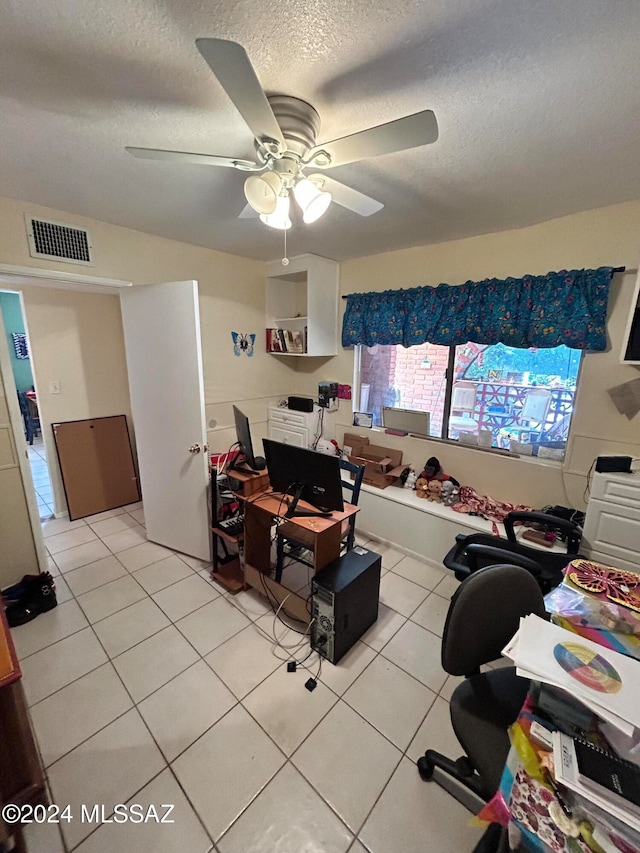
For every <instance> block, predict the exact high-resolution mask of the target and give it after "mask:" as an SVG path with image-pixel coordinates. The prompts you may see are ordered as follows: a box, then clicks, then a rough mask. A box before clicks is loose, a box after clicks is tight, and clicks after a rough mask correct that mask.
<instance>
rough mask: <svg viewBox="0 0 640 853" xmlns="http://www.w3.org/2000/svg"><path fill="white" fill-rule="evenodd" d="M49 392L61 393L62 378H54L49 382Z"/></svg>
mask: <svg viewBox="0 0 640 853" xmlns="http://www.w3.org/2000/svg"><path fill="white" fill-rule="evenodd" d="M49 393H50V394H59V393H60V380H59V379H52V380H51V382H49Z"/></svg>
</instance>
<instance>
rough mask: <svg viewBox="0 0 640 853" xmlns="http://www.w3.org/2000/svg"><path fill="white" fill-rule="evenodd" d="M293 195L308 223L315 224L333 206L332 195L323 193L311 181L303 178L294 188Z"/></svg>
mask: <svg viewBox="0 0 640 853" xmlns="http://www.w3.org/2000/svg"><path fill="white" fill-rule="evenodd" d="M293 194H294V195H295V197H296V201H297V202H298V204H299V205H300V208H301V210H302V218H303V220H304V221H305V222H306V223H309V222H315V221H316V219H320V217H321V216H322V214H323V213H324V212H325V211H326V209H327V208H328V207H329V205H330V204H331V193H328V192H323V191H322V190H319V189H318V187H317V186H316V185H315V184H314V183H313V182H312V181H310V180H309V179H308V178H303V179H302V180H301V181H298V183H297V184H296V185H295V187H294V188H293Z"/></svg>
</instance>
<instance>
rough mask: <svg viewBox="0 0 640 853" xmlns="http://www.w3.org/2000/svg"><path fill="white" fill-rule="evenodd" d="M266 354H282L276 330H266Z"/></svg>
mask: <svg viewBox="0 0 640 853" xmlns="http://www.w3.org/2000/svg"><path fill="white" fill-rule="evenodd" d="M267 352H282V344H281V343H280V335H279V334H278V330H277V329H267Z"/></svg>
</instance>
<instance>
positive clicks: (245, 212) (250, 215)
mask: <svg viewBox="0 0 640 853" xmlns="http://www.w3.org/2000/svg"><path fill="white" fill-rule="evenodd" d="M259 215H260V214H259V213H258V212H257V211H256V210H254V209H253V208H252V207H251V205H250V204H245V206H244V207H243V208H242V210H241V211H240V213H239V214H238V219H257V218H258V216H259Z"/></svg>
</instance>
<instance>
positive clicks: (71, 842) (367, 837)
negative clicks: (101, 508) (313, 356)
mask: <svg viewBox="0 0 640 853" xmlns="http://www.w3.org/2000/svg"><path fill="white" fill-rule="evenodd" d="M43 529H44V534H45V537H46V538H45V543H46V544H47V547H48V550H49V554H50V557H49V563H50V568H51V571H52V572H53V573H54V574H55V575H56V584H57V589H58V594H59V600H60V604H59V606H58V607H57V608H56V609H55V610H53V611H51V612H49V613H45V614H42V615H41V616H39V617H38V618H37V619H35V620H34V621H33V622H31V623H29V624H27V625H24V626H21V627H19V628H16V629H14V632H13V635H14V639H15V643H16V647H17V650H18V654H19V657H20V659H21V665H22V668H23V673H24V686H25V691H26V695H27V697H28V701H29V703H30V706H31V708H30V710H31V715H32V720H33V724H34V728H35V731H36V735H37V738H38V743H39V747H40V750H41V753H42V756H43V760H44V763H45V765H46V768H47V776H48V781H49V785H50V788H51V791H52V795H53V798H54V801H55V802H56V803H57V804H58V805H61V806H62V805H65V804H67V803H70V804H71V809H72V814H74V815H77V816H79V815H80V814H81V812H80V806H81V804H82V803H85V804H87V805H93V804H94V803H99V804H104V808H105V814H106V815H109V814H110V813H111V812H112V810H113V808H114V806H115V805H116V804H117V803H141V804H143V805H145V806H146V805H147V804H149V803H152V804H154V805H156V806H160V805H161V804H163V803H172V804H175V810H174V812H173V815H172V817H173V818H174V820H175V823H174V824H170V825H163V824H156V823H145V824H143V825H141V824H131V823H128V824H117V823H106V824H104V825H102V826H97V825H95V824H91V823H86V822H85V823H83V822H81V821H80V819H79V817H77V818H76V819H75V820H74V821H73V822H71V823H62V824H61V828H62V835H60V833H59V831H58V829H57V827H56V826H53V825H50V826H44V827H43V826H32V827H30V828H29V830H28V832H27V838H28V841H29V843H30V847H29V849H30V850H31V851H35V853H58V851H71V850H74V851H75V850H77V851H79V853H113V851H116V850H132V849H135V850H136V852H137V853H146V851H149V853H151V851H154V853H156V851H166V852H167V853H169V851H177V852H178V851H179V853H182V851H189V853H206V851H210V850H214V851H218V853H250V851H256V853H258V851H260V853H299V851H301V850H305V851H307V852H308V853H315V851H317V853H347V851H350V853H363V851H370V853H387V851H389V853H391V851H402V853H418V851H420V853H423V851H425V850H428V851H429V853H449V851H454V850H455V851H460V853H464V851H471V850H472V849H473V847H474V845H475V843H476V842H477V840H478V838H479V834H480V833H479V830H478V829H476V828H474V827H472V826H470V823H469V820H470V815H469V813H468V812H466V811H465V810H464V809H463V808H462V807H461V806H460V805H459V804H458V803H457V802H456V801H455V800H454V799H453V798H452V797H450V796H449V795H448V794H446V793H445V792H444V791H443V790H442V789H441V788H439V787H438V786H437V785H436V784H435V783H424V782H422V781H421V780H420V778H419V776H418V772H417V769H416V767H415V760H416V758H417V757H418V756H419V755H421V754H422V753H423V752H424V750H425V749H426V748H427V747H428V746H431V747H435V748H438V749H441V750H442V751H445V752H447V753H448V754H451V755H453V756H454V757H457V754H458V753H459V752H460V750H459V747H458V746H457V742H456V739H455V736H454V734H453V731H452V729H451V724H450V722H449V706H448V700H449V698H450V695H451V691H452V689H453V687H454V686H455V684H456V681H457V680H456V679H452V678H447V675H446V673H445V672H444V671H443V670H442V668H441V666H440V637H441V634H442V628H443V624H444V617H445V615H446V610H447V606H448V596H450V595H451V593H452V591H453V589H454V588H455V586H454V584H453V583H452V579H451V577H450V576H449V575H447V574H445V572H444V570H443V571H440V570H437V569H433V568H432V567H428V566H426V565H424V564H422V563H420V562H419V561H417V560H415V559H413V558H410V557H404V556H403V555H402V554H400V553H399V552H398V551H395V550H393V549H390V548H387V547H385V546H384V545H382V544H379V543H378V546H377V547H376V543H375V542H371V543H370V547H371V548H372V550H377V551H378V552H379V553H383V557H384V568H383V574H384V576H383V581H382V588H381V600H382V602H383V603H382V604H381V605H380V616H379V619H378V622H377V623H376V624H375V625H374V626H373V627H372V628H371V629H370V630H369V631H368V632H367V634H366V635H365V636H364V637H363V641H361V642H358V643H357V644H356V645H355V646H354V648H353V649H352V650H351V651H350V652H349V654H348V655H347V656H346V657H345V658H344V659H343V660H342V661H341V662H340V664H339V665H338V666H335V667H334V666H332V665H331V664H329V663H326V662H325V663H324V664H323V665H322V670H321V673H320V678H319V681H320V683H319V685H318V687H317V688H316V689H315V690H314V691H313V692H309V691H308V690H306V689H305V687H304V682H305V681H306V680H307V678H308V677H309V671H308V670H306V669H298V671H297V672H296V673H293V674H291V673H288V672H287V671H286V667H285V662H284V661H285V660H286V657H287V655H286V653H285V652H283V651H282V650H279V651H278V652H277V654H278V655H279V656H280V657H281V658H282V660H279V659H278V657H277V656H275V655H274V643H273V640H272V639H269V638H270V637H271V636H272V635H273V631H274V630H275V631H276V632H277V635H278V637H279V640H280V642H281V643H282V644H283V645H284V646H288V647H290V648H291V647H295V646H296V645H297V644H300V643H301V642H302V644H304V640H303V638H302V637H301V636H300V635H299V634H297V633H295V631H294V630H292V629H291V628H287V627H286V626H283V625H282V624H281V623H279V622H278V623H275V625H274V615H273V611H272V610H271V608H270V606H269V604H268V602H267V600H266V599H265V598H264V597H262V596H261V595H260V594H258V593H256V592H254V591H246V592H243V593H240V594H239V595H237V596H235V597H234V596H231V595H229V594H228V593H226V592H225V591H224V590H223V589H221V588H220V587H218V586H217V585H216V584H215V583H214V582H213V581H211V580H210V578H209V574H208V567H207V566H206V565H204V564H202V563H201V562H200V561H198V560H194V559H193V558H190V557H184V556H182V555H180V554H173V553H172V552H170V551H168V550H167V549H165V548H162V547H160V546H158V545H155V544H152V543H149V542H146V541H145V538H144V512H143V509H142V506H141V505H140V504H135V505H132V506H129V507H125V508H123V509H118V510H113V511H112V512H107V513H101V514H100V516H95V517H92V518H88V519H84V520H80V521H76V522H69V521H68V520H65V519H50V520H48V521H45V522H44V523H43ZM132 533H133V534H134V535H133V536H132ZM303 580H304V579H303ZM302 649H303V645H300V651H299V652H298V655H297V656H298V658H302V657H304V656H305V654H306V651H304V652H303V651H302ZM307 664H308V665H310V671H311V673H312V674H313V675H315V674H316V673H317V671H318V659H317V656H316V655H315V654H314V655H312V656H311V657H310V658H309V660H308V661H307Z"/></svg>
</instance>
